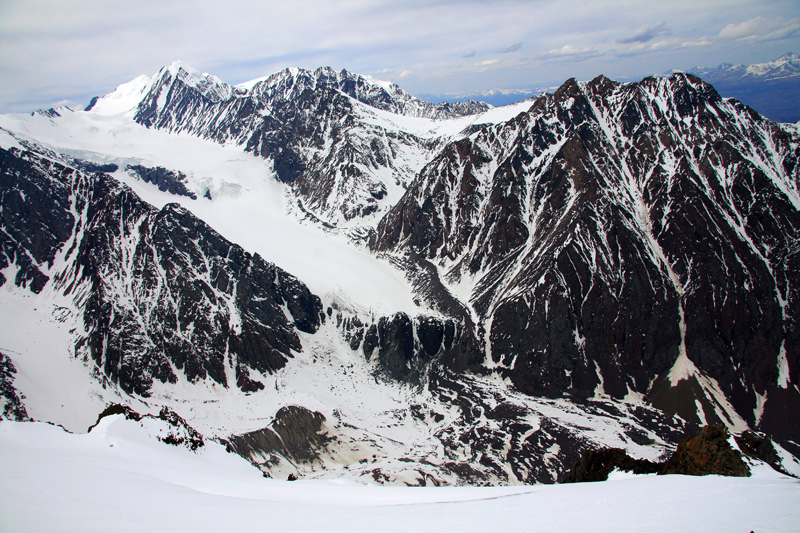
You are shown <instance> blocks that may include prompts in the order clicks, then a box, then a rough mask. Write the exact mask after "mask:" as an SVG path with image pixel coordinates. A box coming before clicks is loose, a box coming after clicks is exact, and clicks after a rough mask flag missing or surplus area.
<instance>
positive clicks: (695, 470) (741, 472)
mask: <svg viewBox="0 0 800 533" xmlns="http://www.w3.org/2000/svg"><path fill="white" fill-rule="evenodd" d="M729 438H730V434H729V433H728V430H727V429H725V426H723V425H722V424H717V425H715V426H706V427H704V428H703V431H701V432H700V434H699V435H698V436H696V437H691V438H688V439H685V440H682V441H681V442H680V443H679V444H678V449H677V450H675V453H674V454H673V455H672V457H670V459H669V461H667V462H666V464H665V465H664V466H663V468H662V469H661V471H660V473H662V474H684V475H689V476H706V475H709V474H717V475H722V476H737V477H746V476H749V475H750V469H749V468H748V467H747V465H746V464H745V463H744V461H743V460H742V454H741V452H739V451H738V450H734V449H733V448H732V447H731V445H730V443H729V442H728V439H729Z"/></svg>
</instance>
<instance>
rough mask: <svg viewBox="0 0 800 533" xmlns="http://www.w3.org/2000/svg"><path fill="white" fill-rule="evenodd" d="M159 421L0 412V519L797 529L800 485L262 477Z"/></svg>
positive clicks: (92, 525) (682, 479) (69, 527)
mask: <svg viewBox="0 0 800 533" xmlns="http://www.w3.org/2000/svg"><path fill="white" fill-rule="evenodd" d="M160 424H163V423H161V422H160V421H157V420H145V421H144V423H143V424H140V423H137V422H133V421H127V420H124V419H123V418H122V417H121V416H119V415H117V416H113V417H108V418H105V419H103V421H101V423H100V425H98V426H97V427H96V428H95V429H94V430H93V431H92V432H91V433H88V434H75V435H73V434H68V433H66V432H64V431H63V430H61V429H60V428H58V427H55V426H49V425H45V424H40V423H16V422H8V421H3V422H1V423H0V530H2V531H4V532H14V531H55V530H58V531H347V532H353V531H437V532H443V531H615V532H618V531H669V532H673V531H704V532H708V531H726V532H727V531H797V530H798V528H800V483H799V482H798V481H797V480H795V479H792V478H788V477H785V476H782V475H780V474H777V473H775V472H773V471H770V470H760V469H758V470H756V472H755V474H754V476H753V477H751V478H725V477H719V476H707V477H689V476H633V477H630V476H612V479H613V480H612V481H608V482H603V483H584V484H573V485H550V486H534V487H491V488H477V487H458V488H454V487H449V488H423V489H420V488H400V487H375V486H365V485H359V484H356V483H352V482H350V483H345V482H337V481H304V480H300V481H296V482H287V481H275V480H270V479H264V478H262V477H261V476H260V474H259V472H258V471H257V470H256V469H254V468H253V467H251V466H250V465H249V464H248V463H247V462H246V461H244V460H243V459H241V458H240V457H238V456H235V455H233V454H228V453H226V452H225V450H224V449H223V448H222V446H219V445H217V444H214V443H208V444H207V445H206V446H205V447H204V448H201V449H200V450H199V451H198V452H197V453H193V452H191V451H189V450H187V449H185V448H181V447H173V446H169V445H166V444H162V443H160V442H158V441H156V440H155V438H154V437H153V436H154V435H156V434H158V433H159V432H160V431H163V429H164V428H162V427H160Z"/></svg>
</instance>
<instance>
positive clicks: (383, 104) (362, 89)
mask: <svg viewBox="0 0 800 533" xmlns="http://www.w3.org/2000/svg"><path fill="white" fill-rule="evenodd" d="M249 85H250V83H245V84H243V85H242V86H249ZM326 89H327V90H330V89H332V90H336V91H339V92H341V93H343V94H345V95H347V96H349V97H351V98H354V99H355V100H358V101H359V102H361V103H363V104H366V105H368V106H371V107H375V108H377V109H381V110H383V111H389V112H391V113H395V114H398V115H405V116H411V117H424V118H433V119H444V118H453V117H458V116H463V115H470V114H475V113H479V112H482V111H486V110H487V109H489V108H490V106H488V105H487V104H483V103H479V102H467V103H463V104H439V105H434V104H431V103H430V102H425V101H423V100H420V99H419V98H416V97H414V96H411V95H410V94H408V93H407V92H406V91H404V90H403V89H401V88H400V87H399V86H398V85H396V84H394V83H391V82H386V81H381V80H376V79H375V78H373V77H371V76H362V75H360V74H355V73H351V72H348V71H347V70H345V69H342V70H341V71H338V72H337V71H336V70H334V69H332V68H331V67H320V68H318V69H316V70H314V71H311V70H306V69H301V68H288V69H285V70H282V71H281V72H278V73H276V74H273V75H272V76H269V77H268V78H266V79H264V80H262V81H259V82H257V83H255V84H253V85H252V93H253V94H254V95H258V96H259V97H260V98H262V99H266V100H274V99H276V98H280V99H289V98H293V97H298V96H299V95H300V94H302V92H303V91H305V90H311V91H320V90H326Z"/></svg>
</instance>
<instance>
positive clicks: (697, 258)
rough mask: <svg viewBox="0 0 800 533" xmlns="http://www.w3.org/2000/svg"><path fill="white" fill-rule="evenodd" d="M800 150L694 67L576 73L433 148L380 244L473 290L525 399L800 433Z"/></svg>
mask: <svg viewBox="0 0 800 533" xmlns="http://www.w3.org/2000/svg"><path fill="white" fill-rule="evenodd" d="M799 157H800V135H799V134H798V131H797V129H796V127H794V126H792V125H778V124H775V123H772V122H770V121H768V120H766V119H764V118H763V117H761V116H760V115H758V114H756V113H755V112H753V111H752V110H751V109H749V108H747V107H745V106H743V105H741V104H739V103H738V102H736V101H734V100H724V99H722V98H720V96H719V95H718V94H717V93H716V92H715V91H714V89H713V87H711V86H710V85H708V84H705V83H703V82H702V81H701V80H700V79H698V78H696V77H694V76H687V75H676V76H674V77H672V78H670V79H654V78H648V79H645V80H643V81H642V82H640V83H631V84H622V83H617V82H613V81H611V80H608V79H606V78H604V77H598V78H597V79H595V80H592V81H591V82H587V83H578V82H576V81H575V80H570V81H568V82H566V83H565V84H564V85H563V86H562V87H560V88H559V89H558V90H557V91H556V92H555V94H552V95H545V96H542V97H540V98H538V99H536V100H535V101H534V102H533V104H532V106H531V108H530V110H529V111H528V112H527V113H524V114H521V115H519V116H518V117H517V118H516V119H514V120H511V121H509V122H507V123H504V124H500V125H496V126H488V127H485V128H483V129H481V130H480V131H477V132H476V133H474V134H472V135H470V136H469V137H468V138H465V139H462V140H460V141H458V142H454V143H452V144H450V145H448V146H447V147H446V148H445V149H443V150H442V151H441V152H440V153H439V155H438V156H437V157H436V158H434V159H433V160H432V161H430V162H429V163H428V164H427V165H426V166H425V167H424V169H423V170H422V172H421V173H420V174H419V175H418V176H417V177H416V179H415V180H414V181H413V182H412V183H411V184H410V186H409V187H408V189H407V191H406V193H405V195H404V196H403V197H402V199H401V200H400V201H399V202H398V203H397V204H396V205H395V206H394V207H393V208H392V209H391V210H390V211H389V212H388V213H387V214H386V215H385V216H384V217H383V219H382V220H381V222H380V224H379V225H378V228H377V231H376V232H375V234H374V235H373V236H372V239H371V246H372V248H373V249H374V250H375V251H378V252H384V253H390V254H395V255H399V256H407V257H414V256H418V257H421V258H423V259H424V260H425V261H427V262H430V263H432V264H433V265H435V266H436V267H437V269H438V272H439V276H440V279H441V281H442V282H443V283H444V285H445V286H447V287H450V288H451V290H452V291H453V292H454V293H460V294H464V293H465V292H467V291H468V296H466V298H467V299H468V304H469V306H470V308H471V311H472V314H473V316H475V317H476V318H477V319H478V323H477V324H476V326H475V332H476V335H477V337H478V342H479V343H480V344H481V345H482V347H483V351H484V353H485V354H486V356H487V359H486V365H485V366H486V367H487V369H489V370H492V371H495V372H498V373H500V375H502V376H506V377H508V378H509V379H510V380H511V381H512V382H513V383H514V385H515V386H516V387H517V388H518V389H519V390H521V391H524V392H526V393H528V394H532V395H544V396H550V397H561V396H569V397H572V398H589V397H593V396H596V395H598V394H605V395H608V396H610V397H611V398H616V399H621V398H623V397H625V396H626V395H628V394H630V393H636V394H647V395H648V396H647V398H648V399H649V401H651V402H652V403H653V405H656V406H658V407H660V408H662V409H664V410H665V411H666V412H668V413H675V414H678V415H680V416H681V417H682V418H684V419H685V420H687V421H689V422H692V423H695V424H703V423H706V422H708V423H712V422H715V421H724V422H726V423H729V424H739V425H740V426H743V425H744V424H745V423H747V424H750V425H751V426H753V427H759V428H761V429H763V430H764V431H767V432H770V433H771V434H773V435H780V437H781V438H784V439H794V440H796V439H797V438H798V436H800V425H798V424H800V422H798V419H797V417H792V416H786V415H787V414H788V411H786V409H795V408H798V407H800V392H798V389H797V388H796V384H797V383H798V382H800V381H798V380H800V322H798V320H799V319H798V317H800V308H799V307H798V306H799V305H800V293H799V292H798V291H800V289H798V287H800V256H799V255H798V254H797V250H798V248H797V243H798V242H800V193H799V192H798V191H800V167H799V166H798V158H799ZM679 389H680V390H679ZM695 400H697V401H695ZM698 405H700V408H699V409H698Z"/></svg>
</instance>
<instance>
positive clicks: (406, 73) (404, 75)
mask: <svg viewBox="0 0 800 533" xmlns="http://www.w3.org/2000/svg"><path fill="white" fill-rule="evenodd" d="M408 76H411V71H410V70H404V71H403V72H401V73H400V77H401V78H407V77H408Z"/></svg>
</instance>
